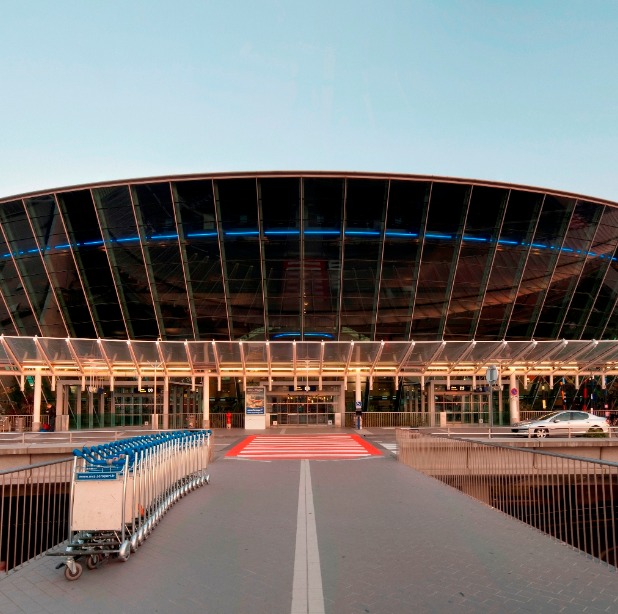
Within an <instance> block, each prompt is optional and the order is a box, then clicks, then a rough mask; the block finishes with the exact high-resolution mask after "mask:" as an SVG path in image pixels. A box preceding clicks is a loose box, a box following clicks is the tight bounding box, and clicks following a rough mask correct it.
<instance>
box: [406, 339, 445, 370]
mask: <svg viewBox="0 0 618 614" xmlns="http://www.w3.org/2000/svg"><path fill="white" fill-rule="evenodd" d="M445 347H446V343H443V342H440V341H435V342H431V341H420V342H418V343H416V344H415V345H414V349H413V350H412V353H411V354H410V356H408V359H407V360H406V362H405V364H404V365H403V366H404V368H407V369H414V367H418V366H420V365H425V364H427V363H428V362H429V361H430V359H432V357H433V358H434V360H436V361H439V360H440V356H441V354H442V352H443V351H444V349H445Z"/></svg>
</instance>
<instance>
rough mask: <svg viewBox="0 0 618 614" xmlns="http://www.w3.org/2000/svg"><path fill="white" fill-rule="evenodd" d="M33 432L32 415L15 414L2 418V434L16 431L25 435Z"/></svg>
mask: <svg viewBox="0 0 618 614" xmlns="http://www.w3.org/2000/svg"><path fill="white" fill-rule="evenodd" d="M31 430H32V414H14V415H4V416H0V432H1V433H6V432H9V431H15V432H17V433H23V432H24V431H31Z"/></svg>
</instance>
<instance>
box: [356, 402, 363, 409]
mask: <svg viewBox="0 0 618 614" xmlns="http://www.w3.org/2000/svg"><path fill="white" fill-rule="evenodd" d="M354 407H356V409H361V408H362V407H363V402H362V401H356V402H355V403H354Z"/></svg>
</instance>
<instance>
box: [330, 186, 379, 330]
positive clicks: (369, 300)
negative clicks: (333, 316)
mask: <svg viewBox="0 0 618 614" xmlns="http://www.w3.org/2000/svg"><path fill="white" fill-rule="evenodd" d="M386 193H387V183H386V182H385V181H375V180H372V181H366V180H358V179H350V180H349V181H348V186H347V199H346V206H345V211H346V218H347V223H346V227H345V242H344V247H343V287H342V290H341V295H342V296H341V298H342V301H341V332H342V335H343V336H348V337H349V336H352V337H353V338H361V339H363V338H364V339H371V338H372V337H373V335H374V325H373V322H374V321H375V317H374V316H375V295H376V288H377V287H378V280H379V274H380V271H379V267H380V254H381V250H382V225H383V220H384V219H385V204H386Z"/></svg>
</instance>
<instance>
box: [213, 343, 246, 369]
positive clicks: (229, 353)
mask: <svg viewBox="0 0 618 614" xmlns="http://www.w3.org/2000/svg"><path fill="white" fill-rule="evenodd" d="M216 348H217V356H218V357H219V364H221V366H225V367H233V366H237V367H240V366H241V360H240V348H239V347H238V343H232V342H228V341H220V342H218V343H217V345H216Z"/></svg>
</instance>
